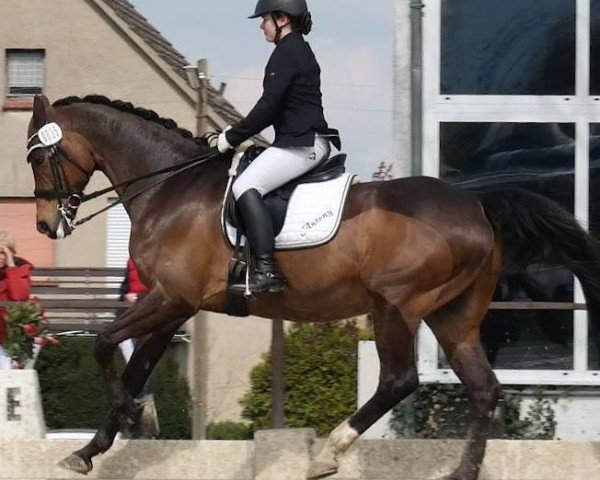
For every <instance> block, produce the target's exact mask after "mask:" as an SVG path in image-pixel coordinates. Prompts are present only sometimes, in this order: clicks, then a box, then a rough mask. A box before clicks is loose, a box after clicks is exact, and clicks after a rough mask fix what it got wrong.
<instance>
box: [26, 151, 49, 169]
mask: <svg viewBox="0 0 600 480" xmlns="http://www.w3.org/2000/svg"><path fill="white" fill-rule="evenodd" d="M28 160H29V163H31V165H32V166H34V167H35V166H39V165H41V164H42V163H44V161H45V160H46V152H44V151H43V150H42V149H37V150H35V151H33V152H31V154H30V155H29V159H28Z"/></svg>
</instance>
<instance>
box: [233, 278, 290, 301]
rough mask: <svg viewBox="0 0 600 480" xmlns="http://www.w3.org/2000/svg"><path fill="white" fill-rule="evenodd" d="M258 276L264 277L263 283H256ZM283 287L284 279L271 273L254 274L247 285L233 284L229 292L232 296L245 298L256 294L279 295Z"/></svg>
mask: <svg viewBox="0 0 600 480" xmlns="http://www.w3.org/2000/svg"><path fill="white" fill-rule="evenodd" d="M260 276H263V277H266V278H265V279H264V281H258V278H259V277H260ZM284 287H285V279H284V278H282V277H281V276H280V275H277V274H274V273H272V272H256V273H255V274H254V275H253V277H252V278H250V279H247V283H234V284H233V285H231V286H230V287H229V291H230V292H231V293H233V294H234V295H243V296H245V297H247V298H250V297H252V296H254V294H256V293H266V292H269V293H279V292H281V291H282V290H283V288H284Z"/></svg>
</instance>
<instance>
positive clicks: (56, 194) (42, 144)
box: [26, 123, 92, 234]
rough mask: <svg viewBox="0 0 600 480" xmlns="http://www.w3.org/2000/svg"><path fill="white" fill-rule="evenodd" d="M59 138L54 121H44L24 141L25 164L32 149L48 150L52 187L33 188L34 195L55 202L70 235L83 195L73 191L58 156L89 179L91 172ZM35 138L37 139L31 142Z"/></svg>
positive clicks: (60, 135)
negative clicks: (62, 144)
mask: <svg viewBox="0 0 600 480" xmlns="http://www.w3.org/2000/svg"><path fill="white" fill-rule="evenodd" d="M62 138H63V134H62V130H61V128H60V127H59V126H58V124H57V123H47V124H46V125H44V126H43V127H42V128H40V129H39V130H38V131H37V132H36V133H34V134H33V135H32V136H31V137H29V139H28V140H27V145H26V148H27V163H31V159H30V156H31V154H32V153H33V152H34V151H35V150H37V149H39V148H41V149H45V150H46V151H47V152H48V161H49V162H50V171H51V172H52V183H53V184H54V185H53V186H54V189H53V190H41V189H37V188H36V189H35V190H34V191H33V196H34V197H35V198H39V199H42V200H57V201H58V211H59V212H60V215H61V217H62V219H63V220H64V224H65V225H66V230H67V231H66V233H67V234H69V233H71V232H72V231H73V229H74V228H75V224H74V222H73V221H74V220H75V215H76V214H77V209H78V208H79V206H80V205H81V203H82V202H83V198H84V195H83V192H81V191H75V190H73V189H72V188H71V186H70V185H69V181H68V179H67V175H66V174H65V169H64V167H63V166H62V163H61V162H60V157H61V156H62V157H63V158H64V159H65V160H67V161H68V162H69V163H71V164H72V165H74V166H75V167H76V168H77V169H78V170H80V171H81V172H83V174H84V175H85V176H86V177H87V179H88V180H89V179H90V178H91V176H92V174H91V173H90V172H88V171H87V170H85V169H84V168H83V167H82V166H81V165H79V164H78V163H76V162H74V161H73V160H72V159H71V157H69V155H68V154H67V152H65V150H64V149H63V148H62V147H61V146H60V143H61V141H62ZM34 140H35V141H36V142H35V143H33V144H32V142H34ZM86 183H87V182H86Z"/></svg>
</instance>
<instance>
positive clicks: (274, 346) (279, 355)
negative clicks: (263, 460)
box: [271, 320, 285, 428]
mask: <svg viewBox="0 0 600 480" xmlns="http://www.w3.org/2000/svg"><path fill="white" fill-rule="evenodd" d="M283 357H284V335H283V320H272V324H271V427H272V428H283V427H284V424H285V409H284V398H285V378H284V358H283Z"/></svg>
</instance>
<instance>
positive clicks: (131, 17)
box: [102, 0, 242, 124]
mask: <svg viewBox="0 0 600 480" xmlns="http://www.w3.org/2000/svg"><path fill="white" fill-rule="evenodd" d="M102 1H103V2H104V3H105V4H106V5H108V6H109V7H110V8H112V9H113V10H114V12H115V13H116V14H117V15H118V16H119V17H120V18H121V20H123V21H124V22H125V23H127V25H129V27H130V28H131V29H132V30H133V31H134V32H135V33H136V34H137V35H139V36H140V38H141V39H142V40H143V41H144V42H145V43H146V44H147V45H148V46H149V47H151V48H152V49H153V50H154V51H155V52H156V53H157V54H158V55H159V56H160V57H161V58H162V59H163V60H164V61H165V62H166V63H167V64H168V65H169V66H170V67H171V68H172V69H173V70H174V71H175V73H177V75H179V76H180V77H182V78H184V79H185V78H186V75H185V71H184V69H183V67H185V66H186V65H189V64H190V62H188V61H187V60H186V58H185V57H184V56H183V55H182V54H181V53H179V52H178V51H177V50H176V49H175V47H173V45H171V43H170V42H169V41H168V40H167V39H166V38H165V37H163V36H162V34H161V33H160V32H159V31H158V30H157V29H156V28H154V27H153V26H152V24H151V23H150V22H148V20H147V19H146V18H145V17H144V16H143V15H142V14H140V12H138V11H137V10H136V8H135V7H134V6H133V5H132V4H131V3H130V2H128V1H127V0H102ZM208 103H209V104H210V106H211V108H212V109H213V110H214V111H215V113H216V114H217V115H219V116H220V117H222V118H223V119H224V120H225V121H226V122H227V123H229V124H232V123H235V122H237V121H238V120H241V119H242V115H241V114H240V113H239V112H238V111H237V110H236V109H235V107H234V106H233V105H232V104H231V103H229V102H228V101H227V100H225V98H223V96H222V95H221V94H220V93H219V92H218V91H217V90H216V89H215V88H214V87H212V86H211V85H209V90H208Z"/></svg>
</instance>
